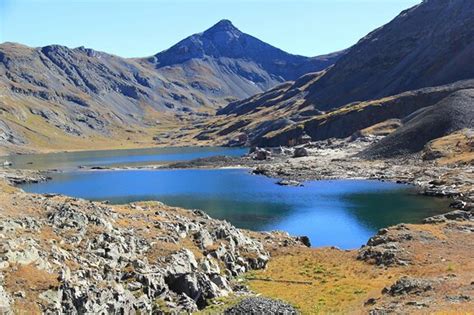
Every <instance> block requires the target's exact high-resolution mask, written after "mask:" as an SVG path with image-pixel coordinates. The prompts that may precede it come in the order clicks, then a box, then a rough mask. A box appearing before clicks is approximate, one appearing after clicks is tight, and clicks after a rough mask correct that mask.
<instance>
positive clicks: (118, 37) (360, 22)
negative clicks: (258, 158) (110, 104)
mask: <svg viewBox="0 0 474 315" xmlns="http://www.w3.org/2000/svg"><path fill="white" fill-rule="evenodd" d="M420 2H421V0H174V1H172V0H138V1H133V0H126V1H125V0H95V1H94V0H62V1H61V0H0V42H5V41H13V42H19V43H22V44H26V45H29V46H35V47H36V46H44V45H49V44H60V45H66V46H69V47H77V46H86V47H90V48H94V49H97V50H101V51H106V52H109V53H113V54H116V55H119V56H123V57H144V56H149V55H152V54H155V53H157V52H159V51H161V50H164V49H166V48H168V47H170V46H171V45H173V44H175V43H176V42H178V41H179V40H181V39H183V38H185V37H186V36H189V35H191V34H193V33H198V32H201V31H203V30H205V29H207V28H209V27H210V26H212V25H213V24H215V23H216V22H217V21H219V20H221V19H224V18H225V19H229V20H231V21H232V22H233V23H234V25H235V26H237V27H238V28H239V29H240V30H242V31H243V32H246V33H248V34H251V35H253V36H255V37H257V38H259V39H261V40H263V41H265V42H267V43H269V44H272V45H274V46H276V47H278V48H281V49H283V50H286V51H288V52H291V53H294V54H300V55H306V56H315V55H319V54H324V53H329V52H333V51H337V50H340V49H344V48H347V47H349V46H351V45H352V44H354V43H356V42H357V40H358V39H360V38H361V37H363V36H364V35H366V34H367V33H368V32H370V31H371V30H373V29H374V28H376V27H379V26H381V25H383V24H385V23H387V22H388V21H390V20H391V19H393V18H394V17H395V16H396V15H397V14H398V13H399V12H400V11H402V10H404V9H406V8H409V7H411V6H413V5H416V4H418V3H420Z"/></svg>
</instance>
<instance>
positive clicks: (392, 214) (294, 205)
mask: <svg viewBox="0 0 474 315" xmlns="http://www.w3.org/2000/svg"><path fill="white" fill-rule="evenodd" d="M275 181H276V180H274V179H269V178H266V177H263V176H255V175H251V174H249V173H248V171H246V170H242V169H225V170H159V171H148V170H134V171H84V172H70V173H60V174H56V175H54V177H53V179H52V180H51V181H48V182H44V183H39V184H29V185H24V186H23V189H24V190H26V191H28V192H36V193H62V194H66V195H70V196H76V197H82V198H86V199H92V200H109V201H111V202H113V203H126V202H131V201H138V200H159V201H162V202H164V203H166V204H169V205H172V206H179V207H184V208H190V209H196V208H197V209H202V210H204V211H206V212H207V213H208V214H209V215H210V216H212V217H214V218H219V219H224V220H227V221H229V222H231V223H233V224H234V225H236V226H238V227H241V228H247V229H252V230H261V231H266V230H285V231H288V232H289V233H290V234H293V235H307V236H309V237H310V239H311V242H312V244H313V246H339V247H341V248H346V249H347V248H356V247H359V246H360V245H362V244H364V243H365V242H366V241H367V239H368V238H369V237H370V236H372V235H373V234H374V233H375V232H376V231H377V230H378V229H380V228H382V227H387V226H390V225H394V224H398V223H401V222H404V223H417V222H420V221H421V220H422V219H423V218H425V217H428V216H431V215H435V214H439V213H441V212H442V211H443V210H444V209H445V208H446V206H447V204H446V201H443V200H440V199H434V198H429V197H423V196H420V195H417V194H416V192H415V191H414V190H413V189H412V188H410V187H408V186H404V185H397V184H393V183H385V182H378V181H361V180H337V181H316V182H307V183H305V186H304V187H284V186H278V185H276V184H275Z"/></svg>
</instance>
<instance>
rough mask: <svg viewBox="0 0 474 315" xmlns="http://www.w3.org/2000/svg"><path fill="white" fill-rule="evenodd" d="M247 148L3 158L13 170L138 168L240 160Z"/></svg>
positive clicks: (74, 153) (172, 148)
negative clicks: (223, 157) (223, 158)
mask: <svg viewBox="0 0 474 315" xmlns="http://www.w3.org/2000/svg"><path fill="white" fill-rule="evenodd" d="M247 152H248V149H246V148H223V147H182V148H179V147H168V148H148V149H130V150H103V151H81V152H63V153H51V154H28V155H13V156H9V157H6V158H4V159H7V160H9V161H11V162H12V163H13V165H12V166H13V167H14V168H23V169H24V168H27V169H40V170H45V169H74V168H77V167H78V166H115V165H131V166H134V165H140V164H147V163H159V162H173V161H188V160H193V159H197V158H204V157H211V156H216V155H228V156H242V155H244V154H246V153H247Z"/></svg>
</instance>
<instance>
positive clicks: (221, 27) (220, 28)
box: [204, 19, 242, 36]
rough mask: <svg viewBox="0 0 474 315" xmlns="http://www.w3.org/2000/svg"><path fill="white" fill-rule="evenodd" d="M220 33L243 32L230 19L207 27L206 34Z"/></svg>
mask: <svg viewBox="0 0 474 315" xmlns="http://www.w3.org/2000/svg"><path fill="white" fill-rule="evenodd" d="M218 33H229V34H233V35H237V36H238V35H240V34H242V32H241V31H240V30H239V29H238V28H237V27H235V26H234V24H232V22H231V21H229V20H226V19H224V20H220V21H219V22H217V23H216V24H214V25H213V26H212V27H210V28H209V29H207V30H206V31H205V32H204V34H218Z"/></svg>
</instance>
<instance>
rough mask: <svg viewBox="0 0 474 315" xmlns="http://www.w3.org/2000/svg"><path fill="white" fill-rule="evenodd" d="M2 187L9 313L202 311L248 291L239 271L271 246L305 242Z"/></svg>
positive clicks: (1, 289) (4, 289)
mask: <svg viewBox="0 0 474 315" xmlns="http://www.w3.org/2000/svg"><path fill="white" fill-rule="evenodd" d="M6 177H8V178H13V180H14V181H16V180H17V179H18V178H19V176H16V177H15V176H11V175H10V176H6ZM1 189H2V193H1V203H0V204H1V213H0V239H1V243H0V272H1V277H0V313H2V314H13V313H25V314H32V313H55V314H57V313H66V314H84V313H88V314H91V313H93V314H98V313H101V314H107V313H112V314H130V313H132V314H133V313H150V312H154V313H162V312H169V311H171V310H172V311H173V312H180V311H182V312H194V311H197V310H198V309H203V308H204V307H206V306H207V305H208V304H209V303H210V302H211V300H212V299H214V298H218V297H223V296H227V295H229V294H231V293H234V294H235V293H236V292H239V291H242V290H243V289H244V288H242V286H240V285H238V283H237V282H236V281H235V278H236V277H237V276H238V275H240V274H243V273H245V272H247V271H249V270H254V269H262V268H264V267H265V266H266V264H267V262H268V260H269V253H268V251H267V249H266V246H267V245H268V244H272V246H283V245H285V246H290V245H294V246H302V245H301V244H300V243H299V242H298V241H296V240H295V239H293V238H290V237H288V236H286V235H283V234H281V235H280V234H270V233H262V234H257V233H254V234H253V235H250V232H246V231H242V230H239V229H236V228H235V227H233V226H232V225H230V224H229V223H227V222H223V221H218V220H214V219H211V218H210V217H209V216H207V215H206V214H204V213H203V212H202V211H199V210H195V211H191V210H189V211H188V210H184V209H179V208H171V207H167V206H165V205H163V204H161V203H158V202H153V203H151V202H147V203H140V204H130V205H126V206H114V207H112V206H109V205H107V204H104V203H96V202H89V201H85V200H80V199H75V198H67V197H64V196H54V195H32V194H26V193H24V192H22V191H20V190H18V189H16V188H14V187H12V186H10V185H9V184H7V183H5V182H4V183H2V185H1ZM266 244H267V245H266Z"/></svg>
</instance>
